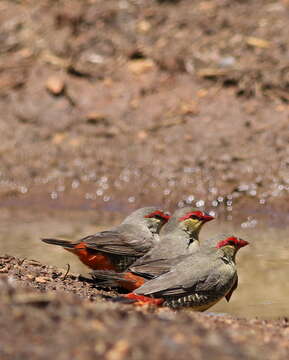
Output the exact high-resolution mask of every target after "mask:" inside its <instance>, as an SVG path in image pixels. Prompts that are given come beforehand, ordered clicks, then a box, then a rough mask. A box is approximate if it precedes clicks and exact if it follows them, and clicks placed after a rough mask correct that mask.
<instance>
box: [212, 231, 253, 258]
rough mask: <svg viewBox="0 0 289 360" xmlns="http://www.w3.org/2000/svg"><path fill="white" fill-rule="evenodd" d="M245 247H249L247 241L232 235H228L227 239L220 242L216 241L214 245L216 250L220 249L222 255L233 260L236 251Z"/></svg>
mask: <svg viewBox="0 0 289 360" xmlns="http://www.w3.org/2000/svg"><path fill="white" fill-rule="evenodd" d="M247 245H249V243H248V241H246V240H243V239H241V238H239V237H236V236H234V235H230V236H229V237H225V238H223V239H222V240H220V241H218V242H217V244H216V248H217V249H221V250H222V252H223V253H224V255H225V256H227V257H228V258H233V259H235V255H236V253H237V252H238V250H239V249H241V248H242V247H244V246H247Z"/></svg>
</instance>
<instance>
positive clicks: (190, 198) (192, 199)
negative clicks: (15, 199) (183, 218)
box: [186, 195, 195, 204]
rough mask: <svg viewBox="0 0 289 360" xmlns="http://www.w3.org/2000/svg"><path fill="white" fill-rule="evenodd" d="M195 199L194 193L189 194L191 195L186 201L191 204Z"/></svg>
mask: <svg viewBox="0 0 289 360" xmlns="http://www.w3.org/2000/svg"><path fill="white" fill-rule="evenodd" d="M194 200H195V197H194V195H189V196H188V197H187V198H186V203H187V204H191V203H192V202H193V201H194Z"/></svg>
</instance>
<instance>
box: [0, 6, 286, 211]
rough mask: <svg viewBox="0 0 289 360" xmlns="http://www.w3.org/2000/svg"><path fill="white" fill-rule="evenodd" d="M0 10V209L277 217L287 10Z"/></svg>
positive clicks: (282, 185)
mask: <svg viewBox="0 0 289 360" xmlns="http://www.w3.org/2000/svg"><path fill="white" fill-rule="evenodd" d="M0 9H1V11H0V24H1V28H0V37H1V53H0V113H1V122H0V132H1V145H0V154H1V165H0V166H1V167H0V176H1V177H0V180H1V181H0V196H1V199H2V201H1V203H2V204H4V205H5V206H9V205H14V206H15V207H18V206H21V205H19V203H20V204H25V205H24V206H27V205H28V206H29V205H31V203H37V204H38V203H39V202H41V206H39V208H43V207H44V206H45V205H47V206H49V207H57V206H64V207H65V206H66V207H68V208H70V209H71V208H73V207H79V206H82V207H86V208H97V209H99V208H104V209H105V210H108V211H116V212H117V211H120V210H122V211H124V212H128V211H129V210H130V209H132V208H134V207H136V206H139V205H141V204H144V203H150V202H151V199H152V198H153V199H154V201H155V202H158V203H164V204H165V205H166V206H167V207H174V206H175V205H176V204H178V203H179V202H181V203H182V202H184V201H187V202H192V201H197V202H198V201H201V202H200V203H199V204H200V205H202V204H203V202H204V201H205V202H206V203H205V205H206V206H207V207H212V208H213V209H214V208H219V209H220V211H221V210H223V208H225V209H226V210H228V211H229V215H231V214H232V212H233V214H234V212H236V213H237V212H238V211H239V210H240V209H241V208H243V207H245V208H246V211H247V212H248V209H249V208H250V209H252V208H255V209H256V208H260V206H259V205H260V202H261V204H262V205H264V204H267V206H268V208H270V206H274V208H278V209H280V206H281V204H282V205H283V206H284V208H285V209H288V201H282V200H280V198H281V199H283V198H285V196H286V195H288V141H289V127H288V115H289V109H288V101H289V95H288V89H289V70H288V69H289V67H288V32H287V30H288V22H287V16H288V12H289V3H288V1H286V0H282V1H271V0H270V1H264V0H263V1H261V0H257V1H254V2H248V1H231V0H222V1H218V2H217V1H194V2H193V3H192V2H191V1H189V0H183V1H156V0H149V1H145V2H141V1H127V0H124V1H106V2H103V1H101V0H95V1H94V0H93V1H92V0H90V1H81V2H79V1H77V0H75V1H74V0H69V1H57V2H55V1H49V0H45V1H41V2H39V1H33V0H30V1H28V0H27V1H24V2H16V1H15V2H14V1H5V0H3V1H1V4H0ZM51 202H53V203H54V204H53V205H51V204H50V203H51ZM276 202H277V203H278V205H277V206H276ZM61 204H64V205H61ZM248 204H249V206H248ZM265 212H266V211H265Z"/></svg>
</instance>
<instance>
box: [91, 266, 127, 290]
mask: <svg viewBox="0 0 289 360" xmlns="http://www.w3.org/2000/svg"><path fill="white" fill-rule="evenodd" d="M90 274H91V277H92V279H93V280H94V281H95V282H96V283H97V285H100V286H103V287H119V286H120V282H125V283H126V282H127V283H129V282H131V281H132V280H129V279H126V278H125V274H124V273H116V272H114V271H108V270H95V271H93V272H91V273H90Z"/></svg>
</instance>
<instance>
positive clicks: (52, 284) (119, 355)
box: [0, 256, 289, 360]
mask: <svg viewBox="0 0 289 360" xmlns="http://www.w3.org/2000/svg"><path fill="white" fill-rule="evenodd" d="M0 267H1V276H0V287H1V292H0V303H1V307H0V309H1V310H0V312H1V317H0V322H1V326H0V338H1V348H0V353H1V359H3V360H6V359H9V360H10V359H16V358H19V359H20V358H21V359H28V358H29V359H51V358H53V357H57V359H71V358H72V357H73V358H76V359H95V357H101V358H105V359H111V360H113V359H128V358H129V359H144V358H150V359H158V358H160V357H162V358H166V359H174V358H175V357H176V356H177V357H178V358H180V359H187V358H192V359H200V358H212V359H213V358H218V359H232V358H234V359H285V358H286V356H287V354H288V346H289V345H288V344H289V343H288V336H289V323H288V320H287V319H285V318H284V319H282V320H278V321H277V320H275V321H269V320H257V319H252V320H245V319H237V318H234V317H232V316H229V315H227V316H223V315H222V314H200V313H192V312H187V311H178V312H174V311H172V310H169V309H166V308H163V309H155V308H141V309H135V308H133V307H130V306H128V305H119V304H115V303H111V302H108V301H107V300H105V299H103V293H104V292H102V291H99V290H97V289H95V287H94V285H93V284H91V283H87V282H85V281H83V280H82V279H81V278H80V279H79V278H78V277H77V276H73V275H69V274H68V275H67V274H66V271H65V270H60V269H57V268H54V267H51V266H45V265H43V264H41V263H39V262H36V261H31V260H23V259H19V258H13V257H9V256H2V257H1V258H0ZM107 294H108V293H106V295H107ZM109 295H110V296H113V294H112V293H109ZM11 323H12V324H13V326H11ZM15 339H17V341H15Z"/></svg>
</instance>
